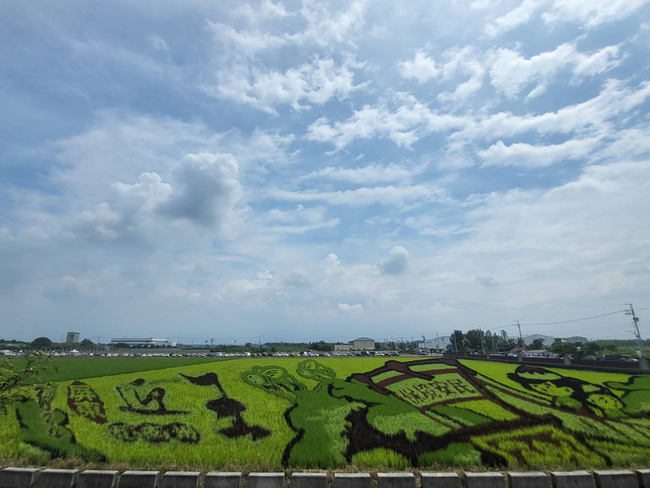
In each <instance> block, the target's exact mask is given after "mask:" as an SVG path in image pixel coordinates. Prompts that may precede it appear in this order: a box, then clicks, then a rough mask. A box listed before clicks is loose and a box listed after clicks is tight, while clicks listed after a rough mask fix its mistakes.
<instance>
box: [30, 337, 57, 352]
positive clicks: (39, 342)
mask: <svg viewBox="0 0 650 488" xmlns="http://www.w3.org/2000/svg"><path fill="white" fill-rule="evenodd" d="M30 346H31V347H32V349H45V348H48V347H51V346H52V341H51V340H49V339H48V338H47V337H37V338H36V339H34V340H33V341H32V343H31V344H30Z"/></svg>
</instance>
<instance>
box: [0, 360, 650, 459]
mask: <svg viewBox="0 0 650 488" xmlns="http://www.w3.org/2000/svg"><path fill="white" fill-rule="evenodd" d="M89 373H96V372H94V371H89ZM59 458H64V459H74V460H79V462H87V463H108V464H127V465H134V466H157V465H158V466H160V465H172V464H174V465H183V466H196V467H210V468H216V469H219V468H220V467H223V466H229V467H232V466H251V465H255V466H265V467H268V468H270V469H282V468H319V469H327V468H343V467H346V466H349V465H352V466H356V467H358V468H360V469H368V468H390V469H410V468H413V467H419V468H431V467H433V468H440V467H444V466H447V467H450V468H472V467H482V468H489V467H507V468H514V469H518V468H545V467H562V468H566V469H571V468H597V467H607V466H615V467H622V466H627V465H648V463H649V461H650V376H642V375H639V376H630V375H626V374H613V373H599V372H585V371H572V370H567V369H554V368H542V367H538V366H524V365H516V364H500V363H492V362H481V361H472V360H460V361H458V360H453V359H430V358H427V359H418V360H387V359H386V358H318V359H302V358H286V359H279V358H256V359H233V360H229V361H219V362H208V363H201V364H192V365H177V364H175V365H173V366H172V367H168V368H165V369H155V370H146V371H133V372H129V373H126V374H111V375H105V376H93V374H89V375H88V376H87V377H79V375H78V374H75V375H72V376H68V377H67V378H65V379H62V380H60V381H54V382H51V383H43V384H37V385H29V386H23V387H22V390H21V398H20V399H19V400H18V401H16V403H15V404H13V405H10V406H9V407H8V408H7V409H6V411H4V412H0V461H1V462H11V461H21V462H31V463H49V462H52V460H54V459H59Z"/></svg>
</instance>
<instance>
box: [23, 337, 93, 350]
mask: <svg viewBox="0 0 650 488" xmlns="http://www.w3.org/2000/svg"><path fill="white" fill-rule="evenodd" d="M26 347H28V348H29V349H33V350H35V351H45V350H53V349H56V350H70V349H94V348H95V343H94V342H93V341H91V340H90V339H84V340H83V341H81V342H79V343H74V344H69V343H67V342H52V340H50V339H49V338H47V337H37V338H36V339H34V340H33V341H32V342H30V343H29V345H28V346H26Z"/></svg>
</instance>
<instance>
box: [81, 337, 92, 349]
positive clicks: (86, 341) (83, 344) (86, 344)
mask: <svg viewBox="0 0 650 488" xmlns="http://www.w3.org/2000/svg"><path fill="white" fill-rule="evenodd" d="M79 345H80V346H81V347H82V348H84V349H92V348H93V347H95V343H94V342H93V341H91V340H90V339H84V340H83V341H81V342H80V343H79Z"/></svg>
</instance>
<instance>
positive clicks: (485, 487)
mask: <svg viewBox="0 0 650 488" xmlns="http://www.w3.org/2000/svg"><path fill="white" fill-rule="evenodd" d="M199 486H202V487H203V488H242V486H246V488H416V487H421V488H506V486H508V487H509V488H551V487H553V488H565V487H566V488H568V487H573V488H594V487H596V488H610V487H611V488H650V469H639V470H636V471H631V470H609V471H594V472H589V471H553V472H550V473H545V472H540V471H529V472H506V473H501V472H490V473H462V472H461V473H454V472H448V473H429V472H422V473H419V474H414V473H409V472H406V473H377V474H373V475H371V474H369V473H332V472H329V473H328V472H325V471H323V472H309V473H293V474H291V475H290V476H288V475H285V473H282V472H280V473H250V474H248V475H243V474H242V473H230V472H219V471H211V472H209V473H207V474H205V475H203V474H201V473H200V472H197V471H167V472H166V473H161V472H160V471H124V472H123V473H121V474H120V473H119V472H118V471H110V470H85V471H81V472H80V471H79V470H76V469H39V468H5V469H2V470H0V488H198V487H199Z"/></svg>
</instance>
